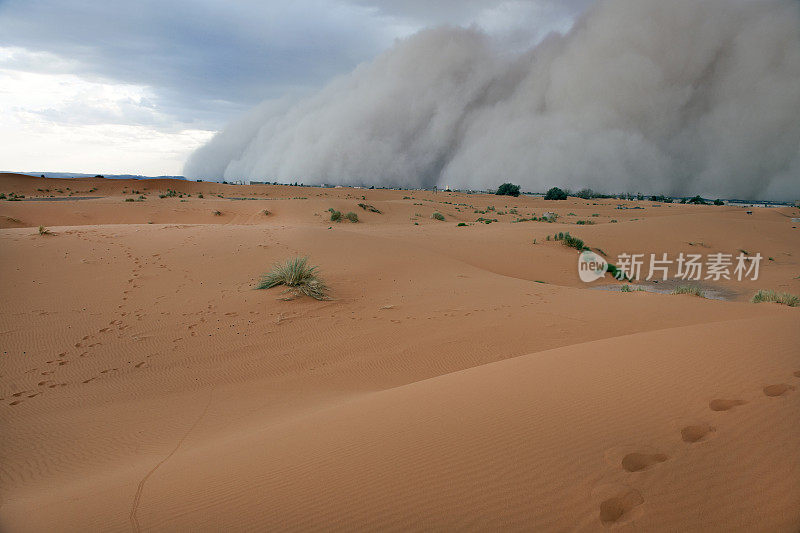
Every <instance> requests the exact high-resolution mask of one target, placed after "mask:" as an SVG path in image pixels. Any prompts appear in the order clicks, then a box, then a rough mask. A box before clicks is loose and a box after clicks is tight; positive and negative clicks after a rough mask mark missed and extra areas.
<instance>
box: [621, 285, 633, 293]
mask: <svg viewBox="0 0 800 533" xmlns="http://www.w3.org/2000/svg"><path fill="white" fill-rule="evenodd" d="M619 292H633V289H631V286H630V285H623V286H622V287H620V288H619Z"/></svg>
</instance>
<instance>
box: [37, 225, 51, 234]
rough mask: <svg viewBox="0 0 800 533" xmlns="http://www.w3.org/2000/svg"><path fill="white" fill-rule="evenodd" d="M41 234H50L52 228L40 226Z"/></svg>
mask: <svg viewBox="0 0 800 533" xmlns="http://www.w3.org/2000/svg"><path fill="white" fill-rule="evenodd" d="M39 235H50V230H49V229H47V228H45V227H44V226H39Z"/></svg>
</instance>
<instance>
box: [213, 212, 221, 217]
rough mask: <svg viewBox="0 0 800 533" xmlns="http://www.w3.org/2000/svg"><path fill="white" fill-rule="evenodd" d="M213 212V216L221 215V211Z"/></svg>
mask: <svg viewBox="0 0 800 533" xmlns="http://www.w3.org/2000/svg"><path fill="white" fill-rule="evenodd" d="M213 214H214V216H215V217H221V216H222V211H214V213H213Z"/></svg>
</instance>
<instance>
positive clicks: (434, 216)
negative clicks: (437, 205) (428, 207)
mask: <svg viewBox="0 0 800 533" xmlns="http://www.w3.org/2000/svg"><path fill="white" fill-rule="evenodd" d="M431 218H432V219H434V220H440V221H444V215H443V214H441V213H434V214H432V215H431Z"/></svg>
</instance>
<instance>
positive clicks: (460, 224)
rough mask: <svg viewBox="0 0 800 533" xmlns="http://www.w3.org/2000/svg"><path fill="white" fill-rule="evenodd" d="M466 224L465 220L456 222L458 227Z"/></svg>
mask: <svg viewBox="0 0 800 533" xmlns="http://www.w3.org/2000/svg"><path fill="white" fill-rule="evenodd" d="M466 225H467V224H466V223H465V222H459V223H458V224H457V226H458V227H459V228H462V227H464V226H466Z"/></svg>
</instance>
